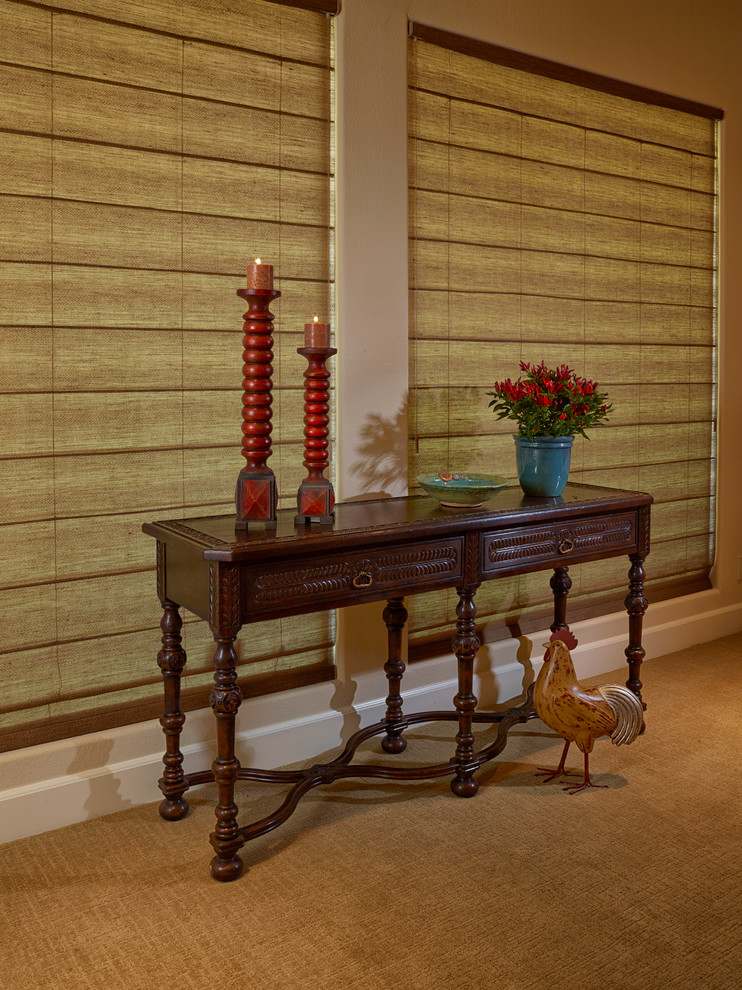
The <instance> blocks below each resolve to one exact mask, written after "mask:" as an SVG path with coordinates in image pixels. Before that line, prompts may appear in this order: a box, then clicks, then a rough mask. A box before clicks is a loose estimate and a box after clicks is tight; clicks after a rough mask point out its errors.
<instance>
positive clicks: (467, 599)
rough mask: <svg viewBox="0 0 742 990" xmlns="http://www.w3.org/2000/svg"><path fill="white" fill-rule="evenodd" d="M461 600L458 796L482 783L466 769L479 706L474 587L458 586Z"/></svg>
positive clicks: (456, 644)
mask: <svg viewBox="0 0 742 990" xmlns="http://www.w3.org/2000/svg"><path fill="white" fill-rule="evenodd" d="M456 590H457V592H458V595H459V603H458V605H457V606H456V616H457V619H456V635H455V636H454V638H453V650H454V653H455V654H456V659H457V660H458V673H459V690H458V693H457V694H456V697H455V698H454V699H453V703H454V705H455V706H456V711H457V712H458V716H459V731H458V732H457V734H456V762H457V763H458V764H459V766H458V769H457V771H456V776H455V777H454V779H453V780H452V781H451V790H452V791H453V793H454V794H457V795H458V796H459V797H473V796H474V795H475V794H476V793H477V791H478V790H479V783H478V782H477V780H476V779H475V777H474V773H473V771H472V770H469V769H467V764H470V763H471V761H472V759H473V757H474V735H473V733H472V714H473V713H474V711H475V709H476V707H477V699H476V696H475V695H474V694H473V692H472V688H473V686H474V658H475V657H476V655H477V650H478V649H479V646H480V642H479V637H478V636H477V633H476V628H475V624H474V620H475V618H476V615H477V606H476V605H475V604H474V594H475V592H476V590H477V589H476V587H474V588H471V587H469V588H457V589H456Z"/></svg>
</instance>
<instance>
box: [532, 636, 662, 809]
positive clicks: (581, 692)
mask: <svg viewBox="0 0 742 990" xmlns="http://www.w3.org/2000/svg"><path fill="white" fill-rule="evenodd" d="M544 646H545V647H546V655H545V657H544V665H543V667H542V668H541V670H540V671H539V674H538V677H537V678H536V687H535V689H534V695H533V700H534V704H535V707H536V714H537V715H538V717H539V718H540V719H541V721H542V722H544V723H545V724H546V725H548V726H549V728H550V729H553V730H554V731H555V732H558V733H559V735H560V736H562V737H563V738H564V739H566V742H565V744H564V749H563V751H562V758H561V760H560V761H559V766H558V767H557V768H556V770H548V769H546V768H544V767H542V768H539V775H544V776H545V777H546V780H545V781H544V783H546V782H547V781H550V780H554V778H555V777H559V776H561V775H562V774H564V775H565V776H566V775H568V774H575V773H578V771H574V770H572V771H570V770H565V769H564V761H565V760H566V758H567V750H568V749H569V744H570V743H571V742H575V743H577V747H578V749H580V750H581V751H582V752H583V753H584V754H585V775H584V780H583V781H582V783H581V784H569V785H568V786H567V787H565V788H564V790H565V791H569V792H570V793H571V794H577V792H578V791H582V790H584V789H585V788H586V787H605V786H607V785H605V784H593V783H592V781H591V780H590V770H589V766H588V759H589V756H590V753H591V752H592V749H593V744H594V743H595V740H596V739H597V738H598V737H599V736H608V735H609V736H610V737H611V739H612V740H613V742H614V743H616V745H620V744H621V743H631V742H633V741H634V740H635V739H636V737H637V736H638V735H640V734H641V733H642V732H643V731H644V710H643V706H642V703H641V701H640V700H639V698H637V696H636V695H635V694H634V692H633V691H630V690H629V689H628V688H627V687H623V686H622V685H620V684H602V685H600V686H599V687H596V688H584V687H582V685H581V684H580V682H579V681H578V680H577V676H576V675H575V668H574V666H573V664H572V657H571V656H570V653H569V651H570V649H574V648H575V646H577V640H576V639H575V637H574V636H573V635H572V633H571V632H570V631H569V629H559V630H557V631H556V632H555V633H554V634H553V635H552V637H551V639H550V640H549V642H548V643H545V644H544Z"/></svg>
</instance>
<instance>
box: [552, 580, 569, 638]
mask: <svg viewBox="0 0 742 990" xmlns="http://www.w3.org/2000/svg"><path fill="white" fill-rule="evenodd" d="M549 585H550V586H551V590H552V592H553V593H554V621H553V623H552V624H551V626H550V627H549V628H550V629H551V631H552V632H556V631H557V629H569V626H568V625H567V595H568V594H569V589H570V588H571V587H572V578H571V577H570V576H569V568H568V567H555V568H554V573H553V574H552V576H551V580H550V581H549Z"/></svg>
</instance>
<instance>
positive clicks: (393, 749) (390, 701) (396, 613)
mask: <svg viewBox="0 0 742 990" xmlns="http://www.w3.org/2000/svg"><path fill="white" fill-rule="evenodd" d="M384 622H385V623H386V628H387V638H388V641H389V659H388V660H387V662H386V663H385V664H384V671H385V672H386V676H387V680H388V682H389V694H388V696H387V699H386V716H385V720H386V721H387V722H393V721H395V719H398V718H399V717H400V716H401V714H402V695H401V692H400V685H401V683H402V675H403V674H404V672H405V664H404V661H403V660H402V630H403V629H404V625H405V622H407V609H406V608H405V607H404V604H403V599H402V598H390V599H389V600H388V602H387V605H386V608H385V609H384ZM381 748H382V749H383V750H385V752H387V753H401V752H403V751H404V750H405V749H406V748H407V740H406V739H405V738H404V736H403V735H402V730H401V729H387V732H386V736H385V737H384V738H383V739H382V740H381Z"/></svg>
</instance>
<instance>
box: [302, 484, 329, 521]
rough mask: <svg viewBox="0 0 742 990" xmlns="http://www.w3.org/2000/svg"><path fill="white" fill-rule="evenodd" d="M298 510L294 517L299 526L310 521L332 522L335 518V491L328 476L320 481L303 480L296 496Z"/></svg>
mask: <svg viewBox="0 0 742 990" xmlns="http://www.w3.org/2000/svg"><path fill="white" fill-rule="evenodd" d="M296 502H297V508H298V510H299V511H298V512H297V514H296V516H295V517H294V523H295V524H296V525H297V526H305V525H307V524H309V523H313V522H318V523H331V522H332V521H333V520H334V518H335V513H334V512H333V511H332V510H333V509H334V507H335V492H334V491H333V488H332V485H331V484H330V482H329V481H327V479H326V478H322V479H321V480H320V481H302V483H301V485H300V486H299V491H298V493H297V497H296Z"/></svg>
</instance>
